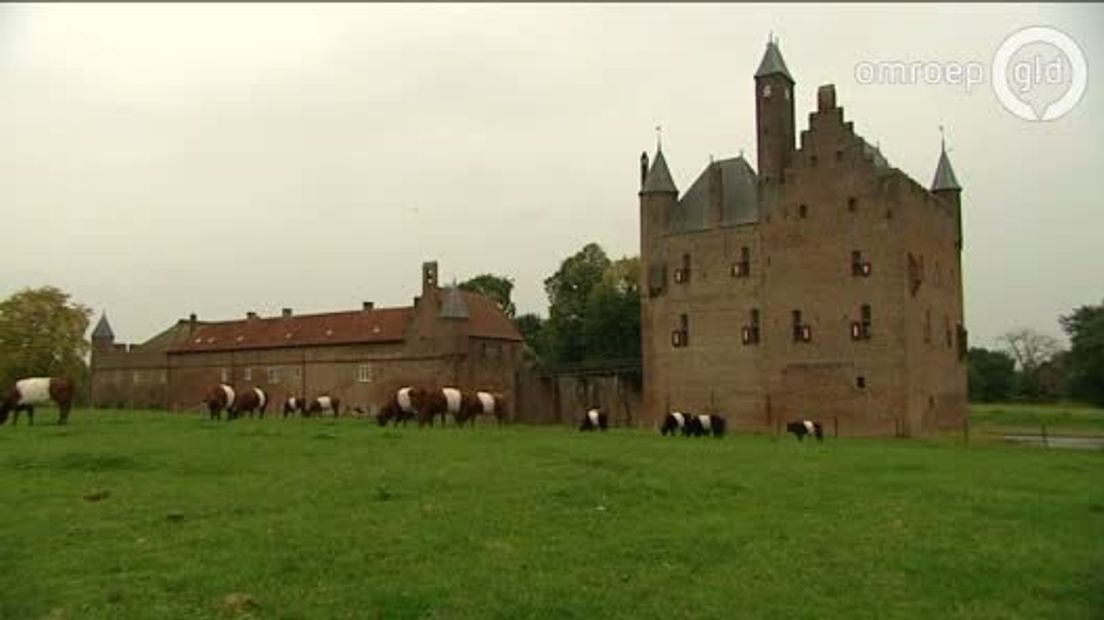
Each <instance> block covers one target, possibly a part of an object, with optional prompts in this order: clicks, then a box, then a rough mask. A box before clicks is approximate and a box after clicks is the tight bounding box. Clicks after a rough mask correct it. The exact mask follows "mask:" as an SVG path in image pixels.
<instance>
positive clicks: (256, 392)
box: [226, 387, 268, 420]
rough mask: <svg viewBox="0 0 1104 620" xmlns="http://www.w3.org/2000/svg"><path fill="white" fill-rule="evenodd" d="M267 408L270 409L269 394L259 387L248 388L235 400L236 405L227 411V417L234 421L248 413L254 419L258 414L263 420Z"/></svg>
mask: <svg viewBox="0 0 1104 620" xmlns="http://www.w3.org/2000/svg"><path fill="white" fill-rule="evenodd" d="M266 408H268V393H267V392H265V391H264V390H262V389H261V388H259V387H252V388H247V389H244V390H242V391H241V393H240V394H238V397H237V398H236V399H234V404H232V405H231V406H230V407H229V408H228V409H227V412H226V417H227V418H229V419H231V420H233V419H237V418H240V417H241V416H242V414H244V413H248V414H249V417H250V418H252V417H253V414H254V413H256V414H257V415H258V417H260V418H261V419H262V420H263V419H264V415H265V409H266Z"/></svg>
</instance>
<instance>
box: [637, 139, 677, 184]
mask: <svg viewBox="0 0 1104 620" xmlns="http://www.w3.org/2000/svg"><path fill="white" fill-rule="evenodd" d="M651 192H675V193H676V194H677V193H678V188H677V187H675V182H674V180H672V179H671V171H670V170H668V169H667V160H666V159H665V158H664V157H663V151H662V150H659V151H657V152H656V157H655V161H654V162H652V169H651V170H649V171H648V176H646V177H644V187H643V188H641V190H640V193H642V194H648V193H651Z"/></svg>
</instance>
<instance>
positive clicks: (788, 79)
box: [755, 38, 794, 184]
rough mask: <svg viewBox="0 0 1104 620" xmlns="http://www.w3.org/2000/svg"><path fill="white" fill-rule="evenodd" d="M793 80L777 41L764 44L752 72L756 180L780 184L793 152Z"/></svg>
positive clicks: (771, 40) (773, 40) (772, 40)
mask: <svg viewBox="0 0 1104 620" xmlns="http://www.w3.org/2000/svg"><path fill="white" fill-rule="evenodd" d="M793 90H794V79H793V76H791V75H790V70H789V69H787V68H786V61H785V60H783V59H782V51H781V50H779V49H778V41H777V40H776V39H773V38H772V39H770V40H769V41H767V50H766V52H764V53H763V59H762V60H761V61H760V62H759V69H758V70H757V71H756V72H755V131H756V141H757V147H758V159H759V161H758V164H759V180H760V182H762V183H765V184H766V183H777V182H779V181H782V180H783V175H784V173H785V170H786V167H787V166H789V165H790V161H791V160H792V158H793V151H794V93H793Z"/></svg>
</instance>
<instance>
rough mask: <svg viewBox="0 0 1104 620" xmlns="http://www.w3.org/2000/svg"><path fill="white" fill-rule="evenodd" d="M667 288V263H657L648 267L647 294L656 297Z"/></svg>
mask: <svg viewBox="0 0 1104 620" xmlns="http://www.w3.org/2000/svg"><path fill="white" fill-rule="evenodd" d="M666 290H667V265H666V264H662V263H661V264H658V265H650V266H649V267H648V296H649V297H658V296H659V295H662V294H663V293H664V291H666Z"/></svg>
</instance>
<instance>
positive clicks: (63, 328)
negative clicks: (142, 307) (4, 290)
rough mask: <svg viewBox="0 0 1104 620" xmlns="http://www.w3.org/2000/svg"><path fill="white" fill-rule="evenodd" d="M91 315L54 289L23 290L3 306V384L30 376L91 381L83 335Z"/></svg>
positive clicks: (0, 354) (0, 317)
mask: <svg viewBox="0 0 1104 620" xmlns="http://www.w3.org/2000/svg"><path fill="white" fill-rule="evenodd" d="M91 315H92V311H91V310H90V309H88V308H86V307H85V306H83V305H81V304H78V303H72V302H70V301H69V295H68V294H67V293H63V292H62V291H60V290H59V289H57V288H54V287H52V286H47V287H42V288H37V289H30V288H28V289H23V290H22V291H19V292H17V293H15V294H14V295H12V296H11V297H9V298H8V299H6V300H4V301H2V302H0V381H2V383H0V385H9V384H11V383H12V382H14V381H15V380H16V379H18V378H20V377H28V376H50V375H53V376H58V375H60V376H67V377H70V378H72V379H73V380H75V381H78V382H79V381H81V380H82V379H83V378H85V377H87V376H88V366H87V364H85V356H86V355H87V354H88V350H89V343H88V340H86V339H85V337H84V334H85V332H87V331H88V321H89V317H90V316H91ZM82 387H87V386H82Z"/></svg>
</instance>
